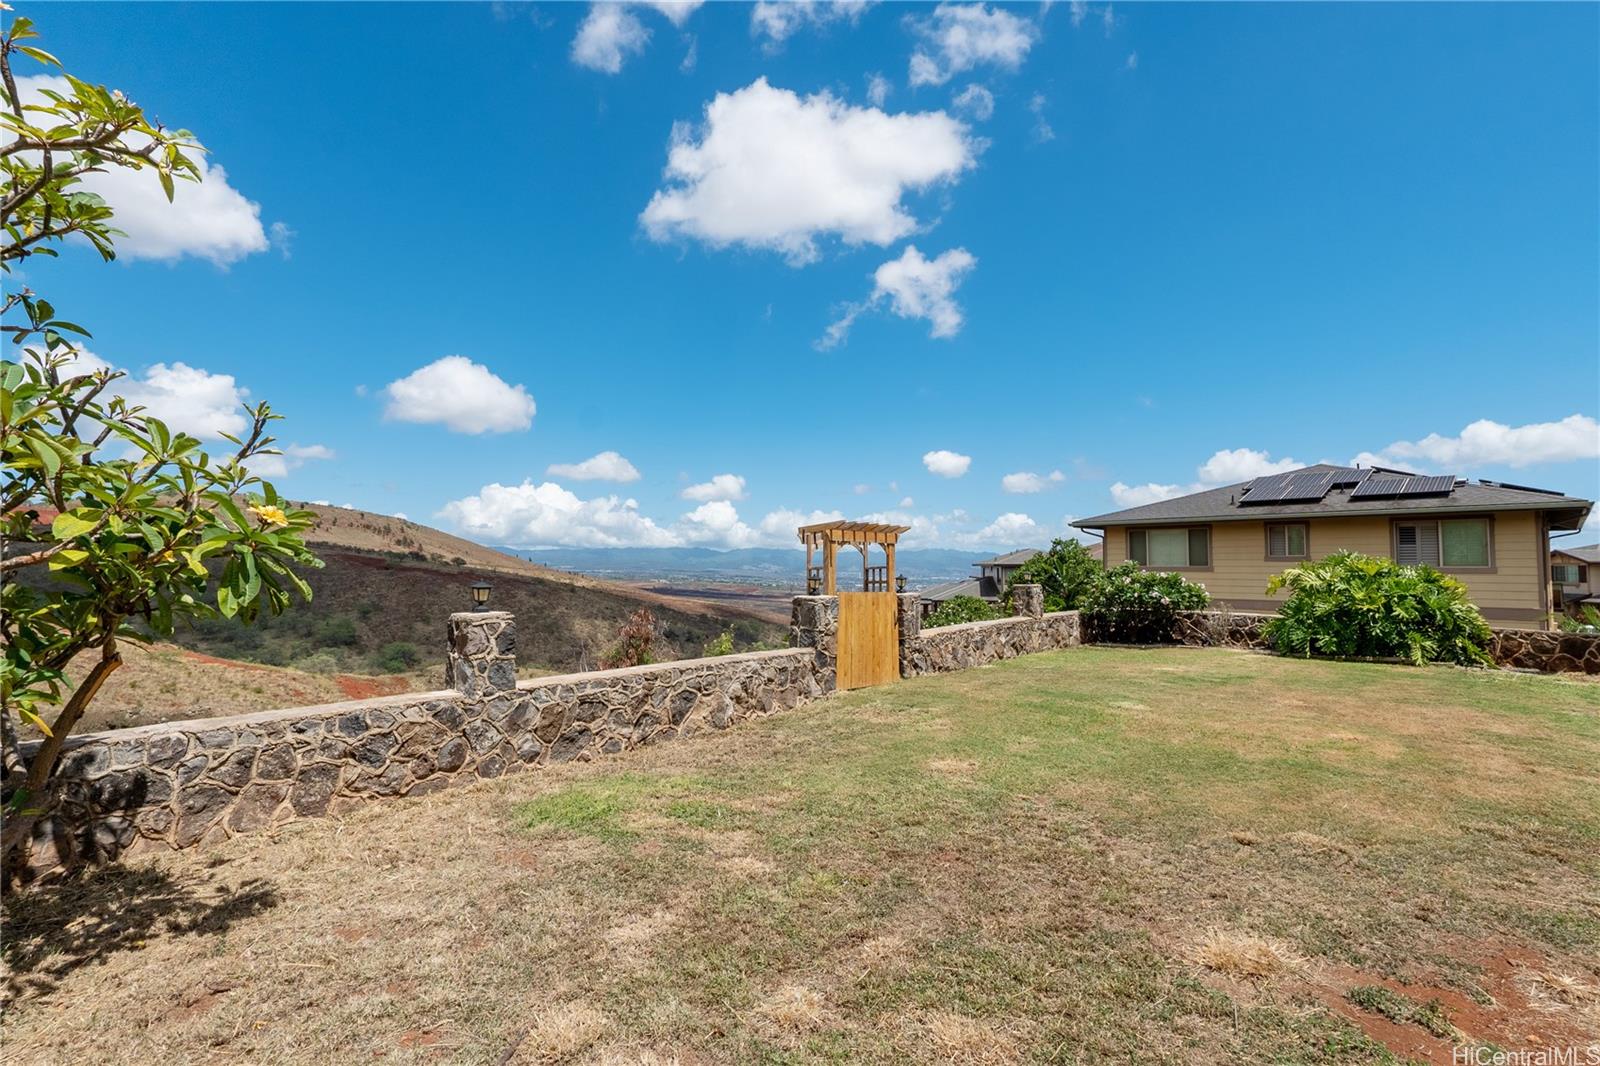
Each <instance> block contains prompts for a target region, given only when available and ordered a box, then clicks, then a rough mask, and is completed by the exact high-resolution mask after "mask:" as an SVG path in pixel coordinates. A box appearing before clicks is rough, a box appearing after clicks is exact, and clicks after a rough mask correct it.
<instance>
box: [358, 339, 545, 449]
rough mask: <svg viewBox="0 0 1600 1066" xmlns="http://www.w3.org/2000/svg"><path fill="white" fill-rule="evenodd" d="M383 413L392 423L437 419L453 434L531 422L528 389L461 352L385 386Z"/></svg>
mask: <svg viewBox="0 0 1600 1066" xmlns="http://www.w3.org/2000/svg"><path fill="white" fill-rule="evenodd" d="M384 394H385V395H386V396H388V398H389V402H388V405H387V406H386V407H385V408H384V412H383V416H384V417H385V418H388V419H392V420H394V421H396V422H437V423H440V424H441V425H444V426H446V427H448V428H450V429H453V430H455V431H456V432H457V433H472V434H478V433H508V432H510V431H512V430H516V429H527V428H528V427H529V426H531V425H533V415H534V410H535V407H534V402H533V397H532V396H529V395H528V390H527V389H525V388H523V387H522V386H521V385H511V384H508V383H507V382H505V381H504V380H502V379H501V378H499V377H496V376H495V375H494V374H493V373H492V372H491V371H490V370H489V368H488V367H486V366H483V365H481V364H479V363H474V362H473V361H472V360H470V359H468V358H467V357H466V356H464V355H447V356H445V357H444V358H442V359H436V360H434V361H433V362H431V363H429V364H428V365H427V366H424V367H421V368H419V369H417V370H414V371H412V372H411V373H410V374H407V375H406V376H405V377H403V378H401V379H400V380H398V381H391V382H390V383H389V384H388V385H387V386H386V387H385V388H384Z"/></svg>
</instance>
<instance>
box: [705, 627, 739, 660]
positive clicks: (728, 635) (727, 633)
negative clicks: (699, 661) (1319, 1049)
mask: <svg viewBox="0 0 1600 1066" xmlns="http://www.w3.org/2000/svg"><path fill="white" fill-rule="evenodd" d="M705 654H706V656H707V658H710V657H712V656H716V655H732V654H733V630H731V629H724V630H723V631H722V632H721V633H718V634H717V635H716V636H714V637H712V638H711V642H710V643H709V644H707V645H706V646H705Z"/></svg>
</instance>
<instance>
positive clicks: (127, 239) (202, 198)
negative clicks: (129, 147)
mask: <svg viewBox="0 0 1600 1066" xmlns="http://www.w3.org/2000/svg"><path fill="white" fill-rule="evenodd" d="M44 89H52V90H54V91H56V92H59V93H62V94H64V95H71V93H72V87H71V86H70V85H69V84H68V83H67V80H66V79H65V78H62V77H58V76H55V75H49V74H41V75H34V76H29V77H23V78H18V79H17V95H18V96H19V97H20V98H21V100H22V102H23V103H24V104H25V105H28V104H43V103H47V102H48V101H47V100H46V99H45V97H44V96H43V95H42V90H44ZM30 117H31V118H32V119H33V120H35V121H50V120H48V119H44V118H43V117H42V116H38V115H32V116H30ZM132 143H133V144H134V146H135V147H138V146H140V143H141V142H140V141H139V140H138V139H134V141H133V142H132ZM189 154H190V156H191V158H193V159H194V161H195V165H196V167H197V168H198V169H199V171H200V177H201V181H200V182H199V183H195V182H192V181H178V182H176V183H175V188H174V189H173V198H172V202H171V203H168V202H167V196H166V193H164V192H163V191H162V189H161V183H160V182H158V181H157V180H156V176H155V174H154V173H153V172H152V171H149V170H145V171H134V170H128V169H126V168H124V167H107V168H106V169H105V170H104V171H103V172H97V173H89V174H85V175H84V176H83V181H82V184H80V185H78V186H77V187H76V189H75V191H79V192H91V193H96V194H98V195H99V196H101V197H104V198H105V201H106V203H107V204H108V205H109V206H110V208H111V210H112V212H113V218H112V225H113V226H115V227H116V228H117V229H120V230H122V231H123V232H124V233H125V234H126V236H124V237H119V238H117V242H116V244H117V254H118V255H120V256H122V257H123V258H125V259H178V258H181V257H183V256H186V255H192V256H194V257H196V258H199V259H209V260H211V262H213V263H216V264H218V265H219V266H220V265H226V264H228V263H232V262H235V261H237V260H240V259H243V258H244V257H245V256H247V255H250V254H251V253H253V252H264V251H266V250H267V248H268V247H269V246H270V242H269V241H268V240H267V234H266V231H265V230H263V229H262V227H261V205H260V204H257V203H255V202H254V201H251V200H249V199H247V198H246V197H245V196H244V195H243V194H242V193H240V192H239V190H237V189H235V188H234V187H233V186H231V185H229V184H228V175H227V172H226V171H225V170H223V169H222V167H221V166H219V165H217V164H215V163H211V162H208V161H207V159H206V156H205V154H204V153H203V152H191V153H189Z"/></svg>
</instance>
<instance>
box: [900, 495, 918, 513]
mask: <svg viewBox="0 0 1600 1066" xmlns="http://www.w3.org/2000/svg"><path fill="white" fill-rule="evenodd" d="M916 505H917V501H916V500H914V499H912V498H911V497H910V496H902V497H901V498H900V507H901V509H902V510H903V509H905V508H907V507H915V506H916Z"/></svg>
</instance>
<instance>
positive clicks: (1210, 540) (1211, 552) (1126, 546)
mask: <svg viewBox="0 0 1600 1066" xmlns="http://www.w3.org/2000/svg"><path fill="white" fill-rule="evenodd" d="M1153 529H1181V530H1183V532H1184V535H1185V536H1186V537H1192V536H1193V535H1194V531H1195V530H1197V529H1201V530H1204V531H1205V535H1206V565H1204V566H1151V565H1150V564H1149V563H1141V562H1139V560H1137V559H1135V558H1134V557H1133V535H1134V534H1135V533H1145V534H1148V533H1149V532H1150V531H1151V530H1153ZM1149 544H1150V542H1149V540H1148V539H1147V540H1146V541H1145V555H1146V556H1148V555H1149V554H1150V547H1149ZM1122 551H1123V558H1124V559H1126V560H1127V561H1128V562H1132V563H1138V565H1139V568H1140V569H1141V570H1151V571H1154V572H1156V573H1158V574H1201V573H1207V572H1209V571H1211V570H1215V569H1216V563H1217V539H1216V537H1214V536H1213V535H1212V530H1211V523H1210V522H1195V523H1193V524H1191V525H1160V526H1124V527H1123V536H1122Z"/></svg>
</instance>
